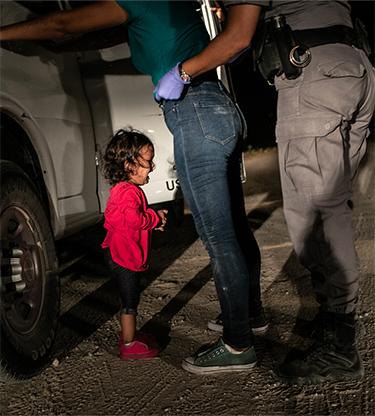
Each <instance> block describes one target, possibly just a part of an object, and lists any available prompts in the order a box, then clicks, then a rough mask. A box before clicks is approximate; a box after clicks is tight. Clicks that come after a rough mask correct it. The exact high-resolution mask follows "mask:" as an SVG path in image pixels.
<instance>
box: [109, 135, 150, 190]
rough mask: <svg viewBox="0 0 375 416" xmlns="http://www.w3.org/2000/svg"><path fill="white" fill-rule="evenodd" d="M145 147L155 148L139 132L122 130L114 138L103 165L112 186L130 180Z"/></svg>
mask: <svg viewBox="0 0 375 416" xmlns="http://www.w3.org/2000/svg"><path fill="white" fill-rule="evenodd" d="M144 146H151V147H152V148H154V145H153V144H152V142H151V140H150V139H149V138H148V137H147V136H145V135H144V134H142V133H141V132H139V131H137V130H133V129H126V130H125V129H121V130H119V131H118V132H117V133H116V134H115V135H114V136H113V137H112V139H111V140H110V142H109V143H108V145H107V147H106V150H105V153H104V156H103V158H102V164H101V168H102V172H103V175H104V177H105V178H106V179H107V181H108V183H109V184H110V185H115V184H116V183H119V182H122V181H127V180H129V174H131V173H132V168H133V167H134V166H136V165H137V163H139V161H138V159H139V157H140V154H139V152H140V150H141V149H142V148H143V147H144ZM125 162H127V164H126V167H125Z"/></svg>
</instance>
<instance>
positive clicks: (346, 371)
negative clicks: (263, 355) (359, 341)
mask: <svg viewBox="0 0 375 416" xmlns="http://www.w3.org/2000/svg"><path fill="white" fill-rule="evenodd" d="M320 329H321V330H320V332H319V336H318V337H317V338H316V339H317V341H316V344H315V345H314V346H313V347H312V348H311V350H310V351H308V353H307V354H306V355H305V356H304V357H303V358H299V359H295V360H293V361H290V362H287V363H284V364H282V365H281V366H280V367H279V372H278V373H279V376H280V377H281V378H282V379H283V380H284V381H286V382H288V383H290V384H297V385H302V384H318V383H322V382H325V381H333V382H339V381H356V380H360V379H361V378H362V377H363V373H364V371H363V366H362V361H361V358H360V356H359V354H358V350H357V348H356V346H355V319H354V313H351V314H336V313H327V314H326V322H325V323H324V326H323V327H322V328H320Z"/></svg>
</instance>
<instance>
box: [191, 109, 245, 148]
mask: <svg viewBox="0 0 375 416" xmlns="http://www.w3.org/2000/svg"><path fill="white" fill-rule="evenodd" d="M194 108H195V111H196V114H197V117H198V120H199V124H200V127H201V129H202V132H203V135H204V137H205V138H206V139H207V140H210V141H213V142H216V143H219V144H221V145H225V144H227V143H229V142H230V141H231V140H233V139H235V138H237V136H238V133H239V131H240V126H241V120H240V118H239V115H238V113H237V110H236V108H235V107H234V106H233V105H230V104H220V105H219V104H204V103H194Z"/></svg>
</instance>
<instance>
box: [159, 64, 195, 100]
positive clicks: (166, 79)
mask: <svg viewBox="0 0 375 416" xmlns="http://www.w3.org/2000/svg"><path fill="white" fill-rule="evenodd" d="M179 65H180V63H178V64H177V65H176V66H175V67H173V68H172V69H170V70H169V71H168V72H167V73H165V74H164V75H163V76H162V77H161V78H160V80H159V82H158V83H157V85H156V87H155V89H154V97H155V99H156V101H160V100H161V99H165V100H178V99H179V98H180V97H181V94H182V91H183V90H184V87H185V85H187V84H190V82H184V81H183V80H182V79H181V77H180V70H179Z"/></svg>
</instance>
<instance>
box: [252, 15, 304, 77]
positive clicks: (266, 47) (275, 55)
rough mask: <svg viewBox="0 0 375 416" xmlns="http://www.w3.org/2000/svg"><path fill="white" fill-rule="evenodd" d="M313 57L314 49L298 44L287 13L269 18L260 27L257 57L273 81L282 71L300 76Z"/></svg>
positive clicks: (261, 66) (265, 72)
mask: <svg viewBox="0 0 375 416" xmlns="http://www.w3.org/2000/svg"><path fill="white" fill-rule="evenodd" d="M310 59H311V54H310V51H309V50H308V49H307V48H305V47H303V46H302V45H299V44H297V42H296V40H295V38H294V35H293V32H292V30H291V28H290V26H289V25H288V24H287V23H286V20H285V17H284V16H283V15H279V16H275V17H271V18H269V19H267V20H265V22H264V24H263V25H262V26H261V27H260V29H259V31H258V37H257V41H256V43H255V48H254V61H255V62H256V64H257V66H258V68H259V71H260V73H261V74H262V76H263V77H264V78H265V79H266V80H267V81H268V82H269V83H270V84H272V83H273V78H274V77H275V76H279V75H281V74H282V73H284V74H285V76H286V78H288V79H295V78H298V77H299V76H300V75H301V72H302V68H303V67H304V66H306V65H308V64H309V62H310Z"/></svg>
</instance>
